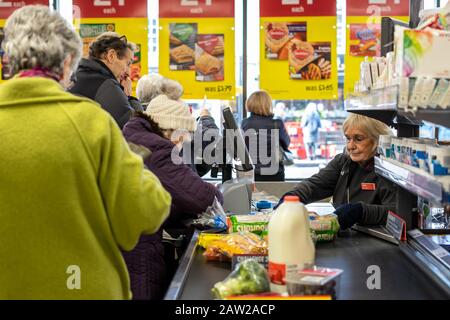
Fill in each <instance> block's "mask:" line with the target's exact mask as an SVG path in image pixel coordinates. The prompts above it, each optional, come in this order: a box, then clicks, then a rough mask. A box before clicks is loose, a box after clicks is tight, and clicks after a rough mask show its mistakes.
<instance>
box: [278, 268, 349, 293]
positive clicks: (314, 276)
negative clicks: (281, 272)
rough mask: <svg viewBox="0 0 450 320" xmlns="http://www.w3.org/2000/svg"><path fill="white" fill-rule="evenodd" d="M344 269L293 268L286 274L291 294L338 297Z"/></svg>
mask: <svg viewBox="0 0 450 320" xmlns="http://www.w3.org/2000/svg"><path fill="white" fill-rule="evenodd" d="M342 272H343V270H341V269H330V268H322V267H317V266H316V267H313V268H311V269H303V270H299V269H295V268H294V269H292V270H288V272H287V274H286V284H287V289H288V293H289V295H330V296H332V298H333V299H336V298H337V292H338V291H339V278H340V275H341V274H342Z"/></svg>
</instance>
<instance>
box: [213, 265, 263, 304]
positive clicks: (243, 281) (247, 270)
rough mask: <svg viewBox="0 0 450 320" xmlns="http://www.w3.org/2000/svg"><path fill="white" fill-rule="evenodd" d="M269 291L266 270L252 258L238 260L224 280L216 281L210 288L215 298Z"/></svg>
mask: <svg viewBox="0 0 450 320" xmlns="http://www.w3.org/2000/svg"><path fill="white" fill-rule="evenodd" d="M269 291H270V285H269V277H268V276H267V271H266V269H265V268H264V267H263V266H262V265H260V264H259V263H258V262H256V261H254V260H245V261H242V262H240V263H239V264H238V265H237V266H236V268H235V269H234V270H233V272H232V273H231V274H230V275H229V276H228V277H227V278H226V279H225V280H223V281H220V282H218V283H216V284H215V285H214V287H213V288H212V294H213V296H214V297H215V298H217V299H225V298H226V297H229V296H236V295H246V294H255V293H263V292H269Z"/></svg>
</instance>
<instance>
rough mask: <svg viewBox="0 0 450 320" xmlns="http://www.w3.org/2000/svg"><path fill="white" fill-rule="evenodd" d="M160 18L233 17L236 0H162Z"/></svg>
mask: <svg viewBox="0 0 450 320" xmlns="http://www.w3.org/2000/svg"><path fill="white" fill-rule="evenodd" d="M159 17H160V18H193V17H198V18H226V17H227V18H232V17H234V0H162V1H159Z"/></svg>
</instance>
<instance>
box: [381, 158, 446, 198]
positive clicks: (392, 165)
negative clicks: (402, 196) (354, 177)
mask: <svg viewBox="0 0 450 320" xmlns="http://www.w3.org/2000/svg"><path fill="white" fill-rule="evenodd" d="M408 167H410V166H408V165H405V164H403V163H400V162H398V161H395V160H391V159H386V158H381V157H375V172H376V173H377V174H379V175H381V176H383V177H385V178H386V179H388V180H390V181H392V182H393V183H395V184H397V185H399V186H401V187H402V188H403V189H406V190H408V191H409V192H411V193H413V194H415V195H417V196H420V197H422V198H424V199H428V200H431V201H433V202H434V203H442V204H449V203H448V202H447V201H446V200H444V199H445V197H444V189H443V187H442V184H441V183H440V182H439V181H437V180H436V179H434V177H432V176H430V175H428V174H425V173H421V172H420V170H414V169H415V168H411V167H410V168H408Z"/></svg>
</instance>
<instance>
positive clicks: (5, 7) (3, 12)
mask: <svg viewBox="0 0 450 320" xmlns="http://www.w3.org/2000/svg"><path fill="white" fill-rule="evenodd" d="M31 4H42V5H44V6H47V7H48V4H49V2H48V0H20V1H19V0H15V1H14V0H9V1H5V0H0V19H8V17H9V16H10V15H11V14H12V13H13V12H14V11H16V10H17V9H20V8H22V7H24V6H28V5H31Z"/></svg>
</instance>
